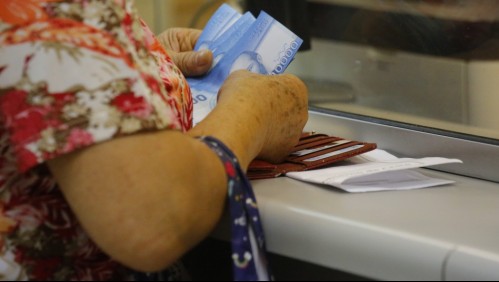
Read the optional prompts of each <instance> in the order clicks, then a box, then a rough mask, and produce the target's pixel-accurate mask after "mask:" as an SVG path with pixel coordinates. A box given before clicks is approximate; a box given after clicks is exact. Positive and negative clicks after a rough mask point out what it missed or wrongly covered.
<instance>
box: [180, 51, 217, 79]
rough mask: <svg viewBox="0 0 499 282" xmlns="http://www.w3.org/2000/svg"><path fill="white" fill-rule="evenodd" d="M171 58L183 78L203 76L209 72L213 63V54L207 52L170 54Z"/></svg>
mask: <svg viewBox="0 0 499 282" xmlns="http://www.w3.org/2000/svg"><path fill="white" fill-rule="evenodd" d="M171 56H172V59H173V61H174V62H175V64H176V65H177V67H178V68H179V69H180V71H182V73H183V74H184V75H185V76H199V75H203V74H205V73H206V72H208V71H209V70H210V68H211V65H212V63H213V53H211V51H209V50H203V51H198V52H196V51H189V52H180V53H177V52H173V53H172V52H171Z"/></svg>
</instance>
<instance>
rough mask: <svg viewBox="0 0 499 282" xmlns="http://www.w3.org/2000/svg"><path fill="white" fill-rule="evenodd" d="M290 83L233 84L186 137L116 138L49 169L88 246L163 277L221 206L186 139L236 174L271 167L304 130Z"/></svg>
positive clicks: (301, 99) (216, 171)
mask: <svg viewBox="0 0 499 282" xmlns="http://www.w3.org/2000/svg"><path fill="white" fill-rule="evenodd" d="M307 113H308V111H307V90H306V88H305V86H304V85H303V83H301V81H299V80H298V79H297V78H295V77H293V76H289V75H284V76H260V75H256V74H251V73H248V72H244V71H241V72H237V73H234V74H232V75H231V76H230V77H229V79H228V80H227V81H226V83H225V84H224V86H223V88H222V89H221V91H220V95H219V103H218V106H217V107H216V108H215V109H214V111H213V112H212V113H211V114H210V115H209V116H208V117H207V118H206V119H205V120H204V121H203V122H201V123H200V124H199V125H198V126H196V127H195V128H193V129H192V130H191V131H190V132H188V133H187V134H182V133H180V132H177V131H173V130H167V131H162V132H155V133H145V134H139V135H134V136H129V137H124V138H118V139H115V140H112V141H108V142H105V143H102V144H98V145H95V146H92V147H90V148H87V149H84V150H82V151H79V152H76V153H72V154H70V155H67V156H62V157H59V158H57V159H55V160H52V161H50V162H49V167H50V169H51V170H52V172H53V173H54V175H55V177H56V179H57V181H58V183H59V184H60V187H61V189H62V192H63V193H64V195H65V197H66V198H67V200H68V202H69V204H70V205H71V207H72V208H73V210H74V212H75V213H76V215H77V217H78V219H79V220H80V222H81V223H82V225H83V227H84V228H85V229H86V231H87V232H88V233H89V235H90V236H91V238H92V239H93V240H94V241H95V242H96V243H97V244H98V245H99V246H100V247H101V248H102V249H103V250H104V251H105V252H106V253H108V254H109V255H110V256H111V257H113V258H114V259H116V260H118V261H120V262H122V263H123V264H125V265H127V266H129V267H131V268H134V269H137V270H142V271H156V270H160V269H163V268H165V267H167V266H168V265H169V264H171V263H172V262H174V261H175V260H177V259H178V258H179V257H181V256H182V255H183V254H184V253H185V252H186V251H188V250H189V249H190V248H192V247H193V246H194V245H195V244H196V243H198V242H199V241H200V240H202V239H203V238H205V237H206V236H207V235H208V234H209V233H210V232H211V231H212V229H213V228H214V226H215V225H216V224H217V222H218V220H219V218H220V216H221V214H222V211H223V207H224V203H225V199H226V194H227V191H226V174H225V171H224V168H223V166H222V164H221V162H220V160H219V159H218V157H217V156H216V155H215V154H214V153H213V152H212V151H211V150H210V149H209V148H208V147H207V146H206V145H205V144H203V143H202V142H200V141H198V140H196V139H195V138H193V137H195V136H201V135H210V136H213V137H215V138H218V139H219V140H221V141H222V142H224V143H225V144H226V145H227V146H228V147H229V148H230V149H231V150H232V151H233V152H234V153H235V154H236V156H237V157H238V159H239V161H240V163H241V165H242V167H243V168H244V169H246V168H247V166H248V164H249V162H250V161H251V160H252V159H253V158H255V157H257V156H259V157H261V158H263V159H267V160H271V161H278V160H280V159H282V158H283V157H284V156H285V155H286V154H288V152H289V151H290V149H291V148H292V147H293V145H294V144H295V143H296V142H297V141H298V139H299V136H300V134H301V131H302V129H303V127H304V125H305V123H306V120H307Z"/></svg>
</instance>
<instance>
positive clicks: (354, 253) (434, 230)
mask: <svg viewBox="0 0 499 282" xmlns="http://www.w3.org/2000/svg"><path fill="white" fill-rule="evenodd" d="M420 171H421V172H423V173H424V174H426V175H429V176H434V177H438V178H443V179H451V180H455V181H456V183H455V184H453V185H448V186H442V187H434V188H426V189H417V190H409V191H389V192H372V193H361V194H349V193H346V192H342V191H341V190H339V189H335V188H332V187H326V186H321V185H314V184H308V183H304V182H300V181H297V180H293V179H290V178H287V177H281V178H276V179H269V180H258V181H253V182H252V183H253V188H254V190H255V194H256V197H257V200H258V204H259V207H260V212H261V216H262V220H263V225H264V229H265V233H266V237H267V244H268V245H267V246H268V249H269V251H270V252H273V253H276V254H280V255H284V256H287V257H291V258H295V259H299V260H302V261H306V262H310V263H313V264H317V265H321V266H325V267H328V268H332V269H336V270H341V271H345V272H349V273H352V274H356V275H359V276H363V277H367V278H372V279H378V280H499V184H498V183H493V182H488V181H483V180H478V179H473V178H468V177H463V176H457V175H453V174H449V173H443V172H436V171H432V170H427V169H421V170H420ZM223 222H227V221H225V220H224V221H223ZM225 228H227V226H225V227H224V226H223V224H222V225H221V227H220V228H219V229H218V232H215V237H219V238H220V237H221V236H217V234H222V233H220V231H223V230H224V229H225ZM226 231H227V230H225V232H226ZM225 234H229V233H225Z"/></svg>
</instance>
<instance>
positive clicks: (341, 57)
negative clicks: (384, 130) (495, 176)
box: [290, 0, 499, 144]
mask: <svg viewBox="0 0 499 282" xmlns="http://www.w3.org/2000/svg"><path fill="white" fill-rule="evenodd" d="M308 17H309V19H310V32H311V46H312V48H311V50H310V51H306V52H301V53H299V54H298V56H297V58H296V60H295V62H293V64H292V65H291V67H290V72H292V73H295V74H297V75H299V76H300V77H302V78H303V79H304V80H305V81H306V83H307V84H308V86H309V89H310V104H311V106H313V107H317V108H321V109H331V110H335V111H340V112H347V113H354V114H358V115H362V116H368V117H375V118H380V119H384V120H391V121H397V122H401V123H406V124H411V125H417V126H423V127H429V128H436V129H439V130H443V131H448V132H452V133H459V134H463V135H464V136H471V137H473V136H474V137H479V138H481V139H480V140H485V141H486V142H491V143H493V144H496V143H497V140H499V114H498V112H499V40H498V39H499V25H498V19H499V1H495V0H358V1H355V0H329V1H326V0H323V1H308Z"/></svg>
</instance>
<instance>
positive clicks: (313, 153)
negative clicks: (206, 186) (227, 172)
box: [248, 133, 376, 179]
mask: <svg viewBox="0 0 499 282" xmlns="http://www.w3.org/2000/svg"><path fill="white" fill-rule="evenodd" d="M374 149H376V144H375V143H366V142H359V141H353V140H347V139H343V138H340V137H334V136H329V135H327V134H318V133H304V134H303V135H302V136H301V138H300V142H299V143H298V144H297V145H296V146H295V148H294V149H293V152H292V153H291V154H290V155H289V156H288V157H286V159H285V161H284V162H282V163H279V164H272V163H269V162H266V161H262V160H254V161H253V162H251V163H250V165H249V168H248V178H249V179H265V178H274V177H279V176H281V175H284V174H286V173H287V172H291V171H303V170H311V169H317V168H321V167H325V166H328V165H330V164H332V163H336V162H339V161H342V160H346V159H348V158H351V157H353V156H357V155H360V154H363V153H366V152H369V151H371V150H374Z"/></svg>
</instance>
